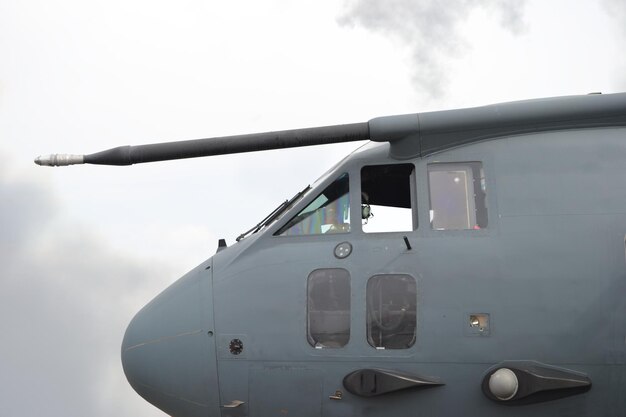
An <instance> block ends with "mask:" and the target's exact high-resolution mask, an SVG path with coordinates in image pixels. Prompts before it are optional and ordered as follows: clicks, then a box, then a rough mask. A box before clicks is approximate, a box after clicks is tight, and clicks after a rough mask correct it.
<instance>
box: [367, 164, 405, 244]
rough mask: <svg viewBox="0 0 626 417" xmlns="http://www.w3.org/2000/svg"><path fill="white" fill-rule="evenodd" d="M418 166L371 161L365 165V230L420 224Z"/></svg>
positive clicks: (400, 229) (398, 229) (397, 229)
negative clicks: (416, 204) (416, 193)
mask: <svg viewBox="0 0 626 417" xmlns="http://www.w3.org/2000/svg"><path fill="white" fill-rule="evenodd" d="M414 189H415V166H414V165H413V164H393V165H370V166H364V167H363V168H362V169H361V218H362V228H363V231H364V232H365V233H373V232H405V231H411V230H414V229H416V228H417V216H415V213H414V210H415V207H414V202H413V197H414V191H413V190H414Z"/></svg>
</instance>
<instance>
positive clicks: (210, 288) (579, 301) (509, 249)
mask: <svg viewBox="0 0 626 417" xmlns="http://www.w3.org/2000/svg"><path fill="white" fill-rule="evenodd" d="M625 125H626V94H615V95H603V96H581V97H566V98H559V99H550V100H538V101H527V102H517V103H508V104H502V105H494V106H487V107H481V108H476V109H465V110H454V111H449V112H434V113H425V114H419V115H407V116H395V117H391V118H382V119H374V120H372V121H370V122H369V129H366V127H365V126H363V125H362V124H361V125H359V126H360V127H358V129H359V130H360V131H361V132H362V133H363V132H365V130H369V131H370V132H371V133H372V135H371V136H372V139H373V140H377V141H389V142H388V143H382V144H380V145H374V146H367V147H365V148H363V149H361V150H359V151H357V152H354V153H353V154H351V155H350V156H349V157H348V158H346V159H345V160H344V161H343V162H342V163H340V164H338V165H337V166H336V167H334V168H333V170H332V171H331V172H329V173H328V174H327V175H326V176H324V177H323V179H322V180H321V181H319V182H318V183H317V184H316V185H315V186H314V188H313V189H312V190H310V191H309V192H308V193H307V194H306V195H305V196H304V197H303V198H302V199H301V200H299V201H297V202H295V203H294V204H293V206H291V207H289V208H288V209H287V211H286V212H285V213H284V215H283V216H281V217H280V218H279V219H278V220H276V221H275V222H274V223H271V224H268V225H267V226H266V227H264V228H261V230H259V232H258V233H256V234H253V235H250V236H248V237H246V238H245V239H242V240H241V241H239V242H237V243H236V244H234V245H232V246H230V247H227V248H223V249H222V250H220V251H219V252H218V253H216V254H215V255H214V257H213V258H211V259H209V260H208V261H206V262H205V263H203V264H202V265H200V266H199V267H198V268H196V269H194V270H193V271H192V272H190V273H189V274H187V275H186V276H185V277H183V278H181V280H179V281H178V282H177V283H175V284H174V285H172V286H171V287H170V288H168V289H166V290H165V291H164V292H163V293H162V294H161V295H160V296H158V297H157V298H156V299H155V300H153V301H152V302H151V303H150V304H148V305H147V306H146V307H145V308H144V309H143V310H142V311H140V312H139V313H138V314H137V316H136V317H135V318H134V319H133V321H132V322H131V324H130V325H129V328H128V330H127V333H126V336H125V338H124V344H123V347H122V360H123V364H124V369H125V372H126V375H127V377H128V380H129V382H130V383H131V385H132V386H133V387H134V388H135V389H136V390H137V392H138V393H139V394H140V395H142V396H144V398H146V399H147V400H148V401H150V402H152V403H153V404H155V405H156V406H157V407H159V408H161V409H162V410H164V411H165V412H167V413H169V414H171V415H173V416H194V417H195V416H201V415H202V416H206V415H209V416H222V417H226V416H230V417H235V416H239V417H245V416H255V415H256V416H259V415H277V416H283V415H316V416H317V415H322V416H325V417H340V416H361V415H370V416H389V415H394V416H395V415H412V416H432V415H437V416H458V415H463V416H481V417H496V416H503V415H505V416H518V417H531V416H532V417H541V416H550V417H552V416H555V415H561V416H578V417H583V416H597V415H602V416H624V415H626V396H624V395H623V393H624V391H625V390H626V264H625V263H624V236H625V235H626V163H625V161H626V127H625ZM330 130H332V129H330ZM350 135H351V134H350ZM359 137H361V136H359ZM254 141H255V139H254V137H253V136H248V137H245V138H244V139H243V142H242V143H244V142H245V143H247V144H246V145H242V146H243V147H242V148H237V150H233V149H235V148H229V147H228V146H229V145H228V144H227V143H226V142H228V140H226V139H224V140H222V141H218V142H219V144H218V145H216V148H215V149H217V150H219V151H220V152H222V151H224V150H232V151H241V150H242V149H249V150H253V149H251V146H254ZM270 142H272V140H271V139H268V142H267V143H270ZM296 142H297V140H296ZM202 143H203V142H202ZM202 143H201V142H195V144H194V145H193V146H191V147H190V148H188V149H192V148H194V146H195V148H194V150H193V152H192V151H191V150H190V151H189V152H192V153H193V154H194V155H196V154H197V153H198V152H197V151H198V150H201V151H202V152H204V151H205V150H206V149H205V148H203V146H204V145H203V144H202ZM267 143H266V145H263V146H268V147H264V149H269V146H270V145H268V144H267ZM293 143H295V142H293ZM187 144H189V143H187ZM275 144H276V143H275ZM283 145H285V144H284V143H280V144H278V146H277V147H279V146H283ZM147 146H153V145H147ZM154 146H156V148H154V149H157V150H158V151H155V153H154V154H151V153H150V152H152V151H150V152H147V149H149V148H141V149H143V150H142V151H141V152H139V153H135V154H134V155H135V156H133V157H130V156H129V155H131V153H132V151H131V150H129V149H126V151H124V152H126V153H125V154H123V155H122V153H123V152H121V151H120V152H121V153H120V155H122V160H124V161H131V160H136V161H142V162H146V161H147V160H157V159H158V158H160V157H163V156H165V155H168V157H171V156H172V152H176V146H175V145H170V144H166V145H164V146H160V145H154ZM185 146H186V145H185ZM271 146H273V145H271ZM294 146H295V145H294ZM144 151H145V152H144ZM146 152H147V153H146ZM202 152H200V153H202ZM185 155H186V154H185V153H184V152H183V153H177V154H176V155H174V156H176V157H186V156H185ZM187 156H189V155H187ZM196 156H200V155H196ZM102 158H103V160H105V159H107V158H108V156H106V155H105V156H103V157H102ZM128 158H130V159H128ZM133 158H134V159H133ZM397 159H403V161H402V163H403V164H413V165H414V168H415V170H414V172H415V175H414V177H415V178H414V179H412V180H411V203H412V206H413V208H414V210H415V211H414V213H413V218H414V220H415V221H414V222H413V225H414V227H413V228H412V229H413V230H408V231H407V230H405V231H402V232H388V233H365V232H364V231H363V230H362V227H361V224H360V219H361V203H362V201H363V200H362V195H361V192H360V191H361V182H360V181H361V178H360V175H361V173H362V170H363V168H364V167H365V166H372V165H381V164H395V163H398V161H397ZM468 162H480V164H481V167H482V168H483V170H484V178H479V179H478V182H480V183H481V186H483V185H484V187H485V189H486V206H487V213H488V220H489V221H488V226H487V227H485V228H477V229H465V230H436V229H433V227H431V218H430V213H429V211H430V203H429V187H430V184H429V180H428V165H429V164H434V163H437V164H442V163H450V164H457V163H468ZM344 174H348V177H349V189H350V196H349V200H350V205H349V207H350V208H349V210H350V216H349V217H350V219H352V223H351V225H350V226H351V227H350V231H349V233H336V234H309V235H291V236H275V232H276V231H278V230H280V229H281V228H282V227H283V226H284V225H285V224H286V223H288V222H289V221H290V220H291V219H292V218H293V217H294V216H295V215H296V214H298V213H300V211H301V210H302V209H303V208H305V207H307V206H308V205H309V204H311V202H312V201H313V200H314V199H315V198H316V197H317V196H318V195H320V193H321V192H322V191H323V190H324V189H325V188H326V187H327V186H328V185H329V184H331V183H332V182H333V181H335V180H336V179H337V178H339V177H341V176H343V175H344ZM344 178H345V177H344ZM369 221H376V216H374V217H373V218H371V219H369ZM405 238H406V240H408V241H409V242H410V245H407V244H406V243H405ZM344 242H348V243H349V244H350V246H351V253H350V254H349V256H347V257H343V258H342V257H337V256H335V248H336V247H337V245H338V244H340V243H344ZM207 268H208V269H207ZM320 268H342V269H345V270H346V271H348V272H349V275H350V286H351V294H350V297H351V298H350V307H349V308H350V310H349V315H350V316H349V317H350V318H349V323H350V333H349V340H348V342H347V344H345V345H344V346H342V347H334V348H333V347H331V346H328V347H320V348H316V347H315V346H311V344H309V342H308V341H307V303H309V302H310V300H309V297H308V295H307V277H308V276H309V275H310V274H311V272H312V271H314V270H317V269H320ZM381 274H389V275H398V274H401V275H406V276H410V277H412V278H414V279H415V282H416V284H417V285H416V291H417V292H416V295H415V298H416V299H412V301H414V303H413V304H414V305H416V306H417V309H416V316H417V325H416V339H415V343H412V344H410V346H409V345H406V346H408V347H407V348H404V349H377V348H374V347H372V346H371V344H370V343H368V338H367V326H366V323H367V317H368V307H367V301H366V294H367V283H368V279H370V278H371V277H373V276H376V275H381ZM411 294H413V293H411ZM411 297H413V295H411ZM480 319H482V320H483V324H482V325H481V326H482V327H479V328H478V330H476V329H475V328H470V327H469V326H470V325H471V323H472V320H478V321H479V325H480ZM481 329H482V331H481ZM520 361H536V362H541V364H542V366H544V365H545V367H547V368H550V367H558V368H561V369H566V370H567V372H570V373H572V374H576V375H579V374H584V375H585V378H587V377H588V379H589V380H590V381H591V382H592V383H593V387H592V389H591V390H589V391H588V392H575V393H571V392H568V393H569V394H573V395H571V396H568V397H564V398H558V399H556V398H551V400H550V401H546V402H538V403H533V404H526V405H521V404H520V403H516V402H514V401H511V402H509V405H505V404H503V403H502V401H500V402H498V401H493V400H490V399H489V398H487V397H486V396H485V395H484V394H483V392H482V390H481V384H482V382H483V381H485V378H486V377H487V376H489V372H490V370H491V371H493V369H494V366H496V365H497V364H501V363H506V364H511V363H521V362H520ZM527 363H528V362H527ZM511 366H512V365H511ZM359 369H385V370H389V371H392V372H397V373H398V374H412V375H428V376H436V377H438V378H440V379H441V381H445V384H446V385H445V386H439V387H437V388H435V389H423V390H411V389H407V390H402V391H399V392H396V393H392V394H388V395H380V396H376V397H372V398H365V397H361V396H358V395H353V394H351V393H350V392H347V391H345V389H344V386H343V385H342V382H343V379H344V377H345V376H346V375H349V374H351V373H352V372H354V371H357V370H359ZM550 369H552V368H550ZM520 386H521V385H520ZM504 402H506V401H504ZM235 405H236V406H235Z"/></svg>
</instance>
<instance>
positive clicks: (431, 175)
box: [428, 162, 487, 230]
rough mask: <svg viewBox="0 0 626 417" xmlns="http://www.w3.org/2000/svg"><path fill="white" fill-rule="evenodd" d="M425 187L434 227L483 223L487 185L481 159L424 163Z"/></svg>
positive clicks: (482, 225)
mask: <svg viewBox="0 0 626 417" xmlns="http://www.w3.org/2000/svg"><path fill="white" fill-rule="evenodd" d="M428 188H429V191H430V224H431V227H432V228H433V229H434V230H464V229H474V230H478V229H484V228H486V227H487V205H486V196H487V187H486V182H485V175H484V172H483V167H482V163H481V162H457V163H435V164H428Z"/></svg>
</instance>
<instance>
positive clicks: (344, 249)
mask: <svg viewBox="0 0 626 417" xmlns="http://www.w3.org/2000/svg"><path fill="white" fill-rule="evenodd" d="M351 253H352V245H351V244H350V242H341V243H340V244H338V245H337V246H335V257H336V258H338V259H344V258H347V257H348V256H350V254H351Z"/></svg>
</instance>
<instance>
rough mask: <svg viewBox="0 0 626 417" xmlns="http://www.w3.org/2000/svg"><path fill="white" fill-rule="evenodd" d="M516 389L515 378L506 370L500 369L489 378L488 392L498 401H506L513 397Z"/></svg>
mask: <svg viewBox="0 0 626 417" xmlns="http://www.w3.org/2000/svg"><path fill="white" fill-rule="evenodd" d="M518 388H519V381H518V380H517V376H516V375H515V372H513V371H511V370H510V369H508V368H500V369H498V370H497V371H495V372H494V373H493V374H492V375H491V377H489V391H491V393H492V394H493V395H494V396H495V397H496V398H497V399H499V400H502V401H507V400H510V399H511V398H513V397H515V394H517V390H518Z"/></svg>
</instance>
